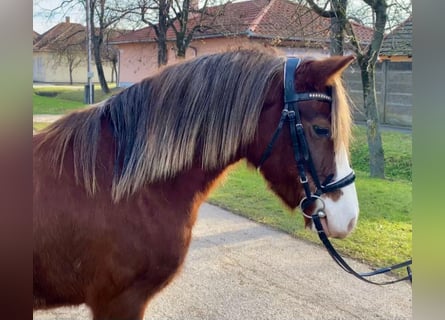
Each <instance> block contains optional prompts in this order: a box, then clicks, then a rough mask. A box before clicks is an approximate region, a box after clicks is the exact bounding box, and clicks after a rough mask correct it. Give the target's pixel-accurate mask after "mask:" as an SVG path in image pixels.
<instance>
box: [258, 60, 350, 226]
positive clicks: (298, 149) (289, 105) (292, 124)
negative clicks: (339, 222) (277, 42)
mask: <svg viewBox="0 0 445 320" xmlns="http://www.w3.org/2000/svg"><path fill="white" fill-rule="evenodd" d="M300 61H301V60H300V59H298V58H294V57H288V58H287V61H286V63H285V66H284V108H283V111H282V112H281V118H280V121H279V123H278V127H277V128H276V129H275V132H274V134H273V136H272V139H271V141H270V142H269V144H268V146H267V148H266V150H265V151H264V153H263V155H262V156H261V159H260V162H259V165H258V168H257V169H258V170H259V169H260V168H261V166H262V165H263V164H264V162H265V161H266V160H267V158H268V157H269V156H270V154H271V152H272V148H273V146H274V144H275V142H276V140H277V138H278V136H279V134H280V132H281V130H282V128H283V124H284V122H288V123H289V129H290V135H291V140H292V149H293V153H294V159H295V162H296V165H297V169H298V174H299V176H300V183H301V184H302V186H303V188H304V192H305V197H304V198H303V199H302V200H301V202H300V205H299V207H300V208H301V211H302V212H303V215H304V216H305V217H307V218H309V219H311V218H312V217H311V216H309V215H307V214H306V213H304V209H306V208H307V207H308V206H309V205H310V204H311V203H313V202H314V201H316V200H320V201H323V200H322V199H321V198H320V196H321V195H322V194H323V193H327V192H332V191H335V190H338V189H341V188H343V187H345V186H347V185H349V184H351V183H353V182H354V180H355V174H354V171H352V170H351V172H350V173H349V174H348V175H347V176H345V177H343V178H341V179H340V180H337V181H332V179H333V177H334V175H333V174H331V175H329V176H328V177H327V178H326V179H325V181H324V182H323V183H320V179H319V177H318V174H317V171H316V169H315V165H314V162H313V161H312V157H311V153H310V150H309V145H308V143H307V139H306V136H305V134H304V129H303V124H302V122H301V117H300V110H299V108H298V102H300V101H310V100H317V101H324V102H328V103H331V102H332V96H331V95H330V94H326V93H322V92H304V93H297V92H295V86H294V74H295V72H296V69H297V68H298V66H299V64H300ZM306 167H307V168H308V169H309V171H310V174H311V177H312V180H313V182H314V184H315V187H316V190H315V192H312V191H311V188H310V185H309V180H308V178H307V175H306ZM322 218H323V217H322Z"/></svg>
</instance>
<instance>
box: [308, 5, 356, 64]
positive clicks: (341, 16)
mask: <svg viewBox="0 0 445 320" xmlns="http://www.w3.org/2000/svg"><path fill="white" fill-rule="evenodd" d="M306 1H307V3H309V5H310V6H311V8H312V9H313V10H314V11H315V12H316V13H317V14H318V15H320V16H322V17H324V18H330V19H331V26H330V31H331V32H330V40H331V41H330V46H329V48H330V54H331V56H334V55H343V43H344V31H345V29H346V22H347V14H346V9H347V6H348V0H330V1H326V2H325V3H324V5H323V6H319V5H318V4H317V3H316V2H315V1H314V0H306ZM329 4H330V9H327V6H328V5H329Z"/></svg>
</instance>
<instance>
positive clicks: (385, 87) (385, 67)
mask: <svg viewBox="0 0 445 320" xmlns="http://www.w3.org/2000/svg"><path fill="white" fill-rule="evenodd" d="M388 63H389V61H388V60H384V61H383V63H382V118H381V120H380V121H381V123H384V124H386V95H387V92H388Z"/></svg>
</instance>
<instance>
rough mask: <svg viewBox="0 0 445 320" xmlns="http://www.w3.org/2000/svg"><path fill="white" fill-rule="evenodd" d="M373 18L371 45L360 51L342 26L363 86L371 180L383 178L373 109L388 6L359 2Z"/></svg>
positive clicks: (351, 32)
mask: <svg viewBox="0 0 445 320" xmlns="http://www.w3.org/2000/svg"><path fill="white" fill-rule="evenodd" d="M363 1H364V2H365V3H366V4H367V5H368V6H369V7H370V8H371V9H372V14H373V21H374V23H373V25H374V28H373V29H374V33H373V37H372V40H371V43H370V44H369V45H368V46H367V47H366V48H364V49H362V48H361V46H360V43H359V41H358V38H357V37H356V35H355V34H354V30H353V29H352V27H351V24H350V23H348V24H347V25H346V27H347V31H348V34H349V35H350V36H351V42H352V44H353V48H354V51H355V53H356V55H357V62H358V65H359V66H360V72H361V77H362V86H363V108H364V109H365V113H366V119H367V120H366V124H367V130H366V135H367V139H368V147H369V170H370V175H371V177H377V178H384V177H385V160H384V152H383V146H382V137H381V134H380V116H379V112H378V107H377V94H376V88H375V65H376V63H377V60H378V56H379V52H380V48H381V47H382V42H383V37H384V34H385V27H386V22H387V20H388V16H387V10H388V5H387V3H386V0H363Z"/></svg>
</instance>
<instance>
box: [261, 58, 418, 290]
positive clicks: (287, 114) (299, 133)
mask: <svg viewBox="0 0 445 320" xmlns="http://www.w3.org/2000/svg"><path fill="white" fill-rule="evenodd" d="M300 61H301V60H300V59H298V58H295V57H289V58H288V59H287V61H286V63H285V67H284V108H283V111H282V112H281V118H280V121H279V123H278V126H277V128H276V129H275V132H274V134H273V135H272V139H271V141H270V142H269V144H268V146H267V148H266V150H265V151H264V153H263V155H262V156H261V159H260V162H259V165H258V167H257V169H258V170H259V169H260V168H261V166H262V165H263V164H264V162H265V161H266V160H267V158H268V157H269V156H270V154H271V152H272V148H273V146H274V144H275V141H276V140H277V138H278V136H279V134H280V132H281V130H282V128H283V124H284V122H285V121H286V122H288V123H289V129H290V134H291V140H292V148H293V152H294V159H295V162H296V165H297V168H298V173H299V176H300V183H301V184H302V186H303V188H304V192H305V197H304V198H303V199H302V200H301V202H300V204H299V207H300V209H301V212H302V214H303V215H304V216H305V217H306V218H309V219H312V221H313V223H314V225H315V228H316V229H317V232H318V236H319V238H320V240H321V242H322V243H323V244H324V246H325V247H326V249H327V251H328V253H329V254H330V255H331V257H332V258H333V259H334V261H335V262H336V263H337V264H338V265H339V266H340V267H341V268H342V269H343V270H345V271H346V272H348V273H350V274H352V275H353V276H355V277H357V278H358V279H360V280H362V281H365V282H368V283H372V284H377V285H387V284H392V283H396V282H400V281H404V280H409V281H410V282H411V283H412V272H411V268H410V265H411V264H412V259H409V260H407V261H404V262H402V263H398V264H395V265H392V266H389V267H384V268H380V269H377V270H374V271H372V272H367V273H357V272H356V271H354V270H353V269H352V268H351V267H350V266H349V265H348V264H347V263H346V261H345V260H344V259H343V258H342V257H341V256H340V255H339V254H338V252H337V251H336V250H335V248H334V247H333V246H332V244H331V242H330V241H329V239H328V237H327V235H326V233H325V232H324V230H323V226H322V224H321V221H320V219H323V218H326V213H325V212H324V208H325V205H324V202H323V200H322V199H321V197H320V196H321V195H322V194H323V193H327V192H332V191H335V190H338V189H341V188H343V187H345V186H347V185H349V184H351V183H353V182H354V180H355V174H354V171H351V172H350V173H349V174H348V175H346V176H345V177H343V178H341V179H340V180H337V181H334V182H331V180H332V179H333V177H334V175H333V174H331V175H329V176H328V177H327V178H326V180H325V181H324V182H323V183H320V180H319V177H318V174H317V171H316V169H315V166H314V163H313V161H312V157H311V153H310V150H309V146H308V143H307V140H306V137H305V134H304V130H303V124H302V122H301V118H300V111H299V109H298V102H299V101H308V100H318V101H324V102H329V103H331V102H332V97H331V95H330V94H326V93H321V92H304V93H297V92H295V86H294V75H295V72H296V69H297V68H298V66H299V64H300ZM305 167H307V168H309V171H310V174H311V176H312V180H313V181H314V184H315V186H316V190H315V192H312V191H311V189H310V186H309V182H308V179H307V175H306V170H305ZM315 201H319V202H321V204H322V206H321V208H320V207H318V208H317V209H316V210H315V213H314V214H312V215H308V214H306V213H305V212H304V209H306V208H307V207H308V206H309V205H310V204H311V203H313V202H315ZM403 267H406V270H407V276H405V277H403V278H400V279H396V280H391V281H385V282H374V281H372V280H369V279H367V278H368V277H372V276H375V275H379V274H384V273H387V272H390V271H392V270H396V269H399V268H403Z"/></svg>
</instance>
